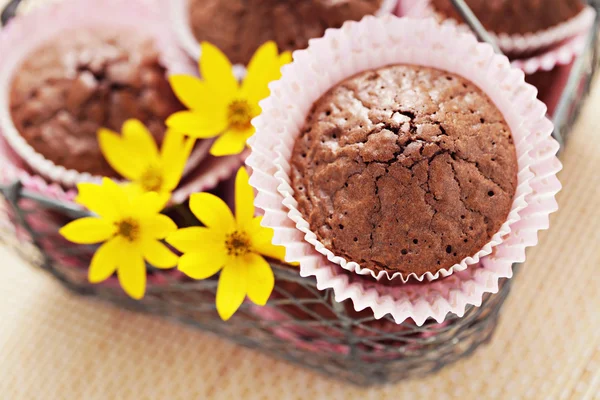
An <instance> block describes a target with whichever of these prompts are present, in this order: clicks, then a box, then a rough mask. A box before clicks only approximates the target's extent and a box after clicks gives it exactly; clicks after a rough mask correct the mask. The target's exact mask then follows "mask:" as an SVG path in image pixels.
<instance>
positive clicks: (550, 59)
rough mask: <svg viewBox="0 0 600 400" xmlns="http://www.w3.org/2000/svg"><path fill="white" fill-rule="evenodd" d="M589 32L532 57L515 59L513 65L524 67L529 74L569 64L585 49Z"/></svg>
mask: <svg viewBox="0 0 600 400" xmlns="http://www.w3.org/2000/svg"><path fill="white" fill-rule="evenodd" d="M587 35H588V32H585V33H580V34H579V35H577V36H575V37H574V38H571V39H569V40H567V41H565V42H564V43H561V44H559V45H557V46H555V47H553V48H551V49H548V50H546V51H545V52H543V53H542V54H538V55H535V56H532V57H528V58H524V59H520V60H514V61H512V62H511V65H512V66H513V67H516V68H519V69H522V70H523V71H524V72H525V73H526V74H527V75H532V74H535V73H536V72H538V71H551V70H553V69H554V68H555V67H557V66H561V65H569V64H570V63H571V62H572V61H573V60H574V59H575V58H576V57H577V56H579V55H580V54H582V53H583V51H584V50H585V43H586V39H587Z"/></svg>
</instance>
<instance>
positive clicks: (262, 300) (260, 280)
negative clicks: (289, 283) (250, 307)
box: [244, 254, 275, 306]
mask: <svg viewBox="0 0 600 400" xmlns="http://www.w3.org/2000/svg"><path fill="white" fill-rule="evenodd" d="M244 262H245V263H246V268H247V269H248V278H247V279H248V289H247V292H248V298H250V300H252V302H254V303H255V304H258V305H259V306H264V305H265V304H267V300H269V297H271V292H273V287H274V286H275V276H274V275H273V270H272V269H271V266H270V265H269V263H268V262H266V261H265V259H264V258H262V257H261V256H259V255H258V254H248V255H247V256H246V257H244Z"/></svg>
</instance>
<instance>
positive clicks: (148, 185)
mask: <svg viewBox="0 0 600 400" xmlns="http://www.w3.org/2000/svg"><path fill="white" fill-rule="evenodd" d="M140 185H141V186H142V188H144V190H145V191H147V192H159V191H160V189H161V188H162V185H163V176H162V171H161V170H160V168H158V167H156V166H153V165H151V166H149V167H148V168H147V169H146V170H145V171H144V173H143V174H142V176H141V178H140Z"/></svg>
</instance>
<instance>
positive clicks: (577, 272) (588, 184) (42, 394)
mask: <svg viewBox="0 0 600 400" xmlns="http://www.w3.org/2000/svg"><path fill="white" fill-rule="evenodd" d="M4 1H5V0H0V5H2V3H3V2H4ZM598 107H600V86H599V85H596V88H595V90H593V92H592V95H591V97H590V100H589V102H588V104H587V105H586V107H585V109H584V112H583V114H582V115H581V117H580V120H579V121H578V123H577V125H576V127H575V130H574V132H573V133H572V135H571V137H570V141H569V145H568V148H567V150H566V151H565V152H564V153H563V155H562V160H563V162H564V171H563V172H562V173H561V174H560V178H561V180H562V182H563V184H564V189H563V191H562V192H561V193H560V194H559V203H560V207H561V210H560V211H559V212H558V213H557V214H555V215H554V216H553V217H552V221H551V229H550V231H548V232H544V233H542V235H541V237H540V244H539V245H538V246H537V247H536V248H534V249H532V250H531V251H530V252H529V253H528V260H527V263H526V265H525V266H524V267H523V268H522V269H521V272H520V273H519V275H518V277H517V279H515V285H514V288H513V291H512V293H511V295H510V297H509V299H508V301H507V303H506V305H505V307H504V309H503V312H502V317H501V321H500V325H499V327H498V330H497V332H496V334H495V336H494V338H493V340H492V342H491V343H490V344H489V345H486V346H484V347H482V348H480V349H479V350H478V351H477V352H476V353H475V354H474V355H473V356H472V357H470V358H468V359H466V360H463V361H460V362H458V363H457V364H454V365H452V366H450V367H447V368H445V369H444V370H442V371H441V372H439V373H438V374H436V375H432V376H430V377H427V378H424V379H419V380H411V381H406V382H401V383H398V384H395V385H389V386H386V387H381V388H372V389H358V388H356V387H353V386H350V385H348V384H345V383H340V382H337V381H335V380H332V379H328V378H326V377H323V376H320V375H316V374H314V373H312V372H308V371H306V370H303V369H301V368H298V367H296V366H293V365H290V364H287V363H284V362H280V361H277V360H275V359H272V358H270V357H268V356H266V355H263V354H261V353H258V352H256V351H251V350H247V349H245V348H242V347H239V346H237V345H235V344H233V343H230V342H228V341H225V340H222V339H219V338H217V337H215V336H213V335H210V334H207V333H204V332H201V331H197V330H194V329H191V328H187V327H184V326H181V325H178V324H174V323H172V322H169V321H165V320H162V319H158V318H153V317H148V316H143V315H139V314H134V313H131V312H127V311H122V310H119V309H117V308H114V307H111V306H108V305H105V304H103V303H100V302H96V301H93V300H89V299H82V298H79V297H76V296H74V295H71V294H70V293H68V292H67V291H66V290H64V289H63V288H62V287H61V286H60V285H59V284H58V283H56V282H54V281H53V280H52V279H51V278H50V277H49V276H48V275H46V274H44V273H42V272H39V271H37V270H36V269H34V268H32V267H31V266H29V265H27V263H26V262H24V261H23V260H21V259H19V258H18V257H17V256H16V255H14V254H13V253H12V252H11V251H10V250H9V249H8V248H4V247H0V260H2V261H1V263H0V269H1V272H2V278H3V279H1V280H0V296H1V299H2V301H0V398H2V399H9V400H13V399H15V400H21V399H23V400H25V399H26V400H30V399H32V400H35V399H43V400H54V399H69V400H70V399H85V400H96V399H136V400H139V399H186V400H187V399H260V400H271V399H273V400H275V399H302V400H306V399H361V400H368V399H377V400H386V399H404V398H406V399H421V398H423V399H464V400H467V399H600V274H599V273H598V266H599V265H600V173H599V171H600V140H598V139H599V138H600V129H599V128H598V126H599V124H600V114H598V112H597V110H598Z"/></svg>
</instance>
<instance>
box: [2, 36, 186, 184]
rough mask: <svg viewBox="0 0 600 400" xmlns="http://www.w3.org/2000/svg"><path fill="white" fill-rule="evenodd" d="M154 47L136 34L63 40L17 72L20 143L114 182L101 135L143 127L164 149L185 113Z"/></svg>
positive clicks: (14, 96) (14, 113)
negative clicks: (135, 124) (177, 116)
mask: <svg viewBox="0 0 600 400" xmlns="http://www.w3.org/2000/svg"><path fill="white" fill-rule="evenodd" d="M165 72H166V71H165V69H164V68H163V67H162V66H161V64H160V63H159V55H158V51H157V49H156V48H155V46H154V44H153V41H152V39H150V38H148V37H146V36H143V35H140V34H138V33H135V32H131V31H114V30H101V29H97V30H96V29H89V30H77V31H69V32H64V33H62V34H61V35H59V36H57V37H55V38H53V39H52V40H50V41H48V42H47V43H46V44H44V45H43V46H41V47H40V48H38V49H37V50H36V51H35V52H32V54H31V55H30V56H29V57H28V58H27V59H26V60H25V61H24V62H23V64H22V65H21V66H20V67H19V69H18V70H17V71H16V73H15V76H14V78H13V82H12V86H11V89H10V112H11V117H12V120H13V122H14V125H15V127H16V129H17V130H18V132H19V133H20V134H21V136H22V137H23V138H24V139H25V140H26V141H27V142H28V143H29V144H30V145H31V146H32V147H33V148H34V149H35V150H36V151H37V152H38V153H40V154H41V155H43V156H44V157H45V158H47V159H48V160H50V161H52V162H53V163H55V164H56V165H60V166H63V167H65V168H67V169H74V170H76V171H78V172H88V173H91V174H94V175H102V176H109V177H114V176H117V174H116V172H114V171H113V170H112V168H111V167H110V166H109V165H108V163H107V162H106V161H105V159H104V157H103V155H102V153H101V151H100V147H99V144H98V140H97V131H98V128H100V127H105V128H109V129H112V130H114V131H117V132H120V131H121V127H122V125H123V123H124V122H125V121H126V120H127V119H129V118H137V119H139V120H141V121H142V122H143V123H144V124H145V125H146V126H147V127H148V129H149V130H150V131H151V132H152V134H153V135H154V137H155V138H156V139H157V140H158V141H159V142H160V141H161V139H162V137H163V135H164V133H165V129H166V127H165V124H164V121H165V119H166V118H167V117H168V116H169V115H171V114H172V113H173V112H176V111H179V110H181V109H183V106H182V105H181V104H180V103H179V101H178V100H177V99H176V97H175V95H174V94H173V92H172V91H171V88H170V85H169V83H168V81H167V79H166V75H165Z"/></svg>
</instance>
